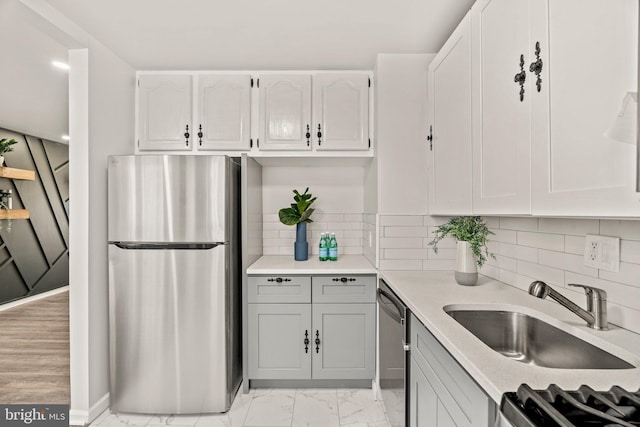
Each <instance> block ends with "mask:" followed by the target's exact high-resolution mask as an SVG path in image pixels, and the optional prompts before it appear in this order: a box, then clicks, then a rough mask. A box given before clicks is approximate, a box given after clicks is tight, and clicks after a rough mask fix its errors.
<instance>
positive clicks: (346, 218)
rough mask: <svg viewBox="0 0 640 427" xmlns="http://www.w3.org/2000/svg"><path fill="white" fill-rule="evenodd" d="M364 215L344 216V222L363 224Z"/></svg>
mask: <svg viewBox="0 0 640 427" xmlns="http://www.w3.org/2000/svg"><path fill="white" fill-rule="evenodd" d="M363 217H364V215H363V214H344V218H343V221H346V222H362V221H363Z"/></svg>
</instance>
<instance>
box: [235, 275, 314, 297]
mask: <svg viewBox="0 0 640 427" xmlns="http://www.w3.org/2000/svg"><path fill="white" fill-rule="evenodd" d="M248 279H249V280H248V283H247V301H248V302H249V303H263V302H264V303H298V302H302V303H304V302H311V277H309V276H249V278H248Z"/></svg>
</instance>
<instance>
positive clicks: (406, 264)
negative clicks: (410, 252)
mask: <svg viewBox="0 0 640 427" xmlns="http://www.w3.org/2000/svg"><path fill="white" fill-rule="evenodd" d="M380 270H422V261H421V260H419V259H416V260H399V259H381V260H380Z"/></svg>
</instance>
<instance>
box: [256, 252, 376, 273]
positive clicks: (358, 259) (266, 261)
mask: <svg viewBox="0 0 640 427" xmlns="http://www.w3.org/2000/svg"><path fill="white" fill-rule="evenodd" d="M376 273H377V270H376V268H375V267H374V266H373V265H371V263H370V262H369V261H368V260H367V259H366V258H365V257H364V256H363V255H341V256H340V257H339V258H338V260H337V261H320V260H319V259H318V256H317V255H316V256H310V257H309V259H308V260H306V261H295V260H294V259H293V256H283V255H265V256H263V257H260V258H259V259H258V260H257V261H256V262H254V263H253V264H252V265H250V266H249V268H247V274H250V275H251V274H376Z"/></svg>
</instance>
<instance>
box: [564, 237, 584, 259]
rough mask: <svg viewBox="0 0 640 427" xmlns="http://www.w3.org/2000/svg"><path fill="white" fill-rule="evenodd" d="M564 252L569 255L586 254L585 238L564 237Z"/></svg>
mask: <svg viewBox="0 0 640 427" xmlns="http://www.w3.org/2000/svg"><path fill="white" fill-rule="evenodd" d="M564 251H565V252H566V253H569V254H575V255H582V254H583V253H584V236H564Z"/></svg>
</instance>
